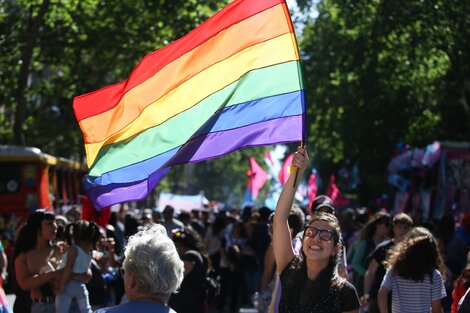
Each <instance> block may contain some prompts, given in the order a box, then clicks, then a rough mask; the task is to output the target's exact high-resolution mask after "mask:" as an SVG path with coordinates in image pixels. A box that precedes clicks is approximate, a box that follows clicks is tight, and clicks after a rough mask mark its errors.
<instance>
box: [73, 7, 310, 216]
mask: <svg viewBox="0 0 470 313" xmlns="http://www.w3.org/2000/svg"><path fill="white" fill-rule="evenodd" d="M304 102H305V100H304V92H303V85H302V79H301V71H300V64H299V52H298V48H297V42H296V39H295V35H294V30H293V26H292V22H291V20H290V15H289V11H288V9H287V6H286V3H285V1H284V0H262V1H260V0H235V1H233V2H232V3H230V4H229V5H227V6H226V7H225V8H224V9H222V10H221V11H219V12H218V13H217V14H215V15H214V16H212V17H211V18H209V19H208V20H207V21H206V22H204V23H203V24H201V25H200V26H199V27H198V28H196V29H194V30H193V31H192V32H190V33H189V34H187V35H186V36H184V37H182V38H180V39H179V40H177V41H175V42H173V43H171V44H170V45H168V46H166V47H164V48H162V49H160V50H157V51H155V52H153V53H150V54H149V55H147V56H145V57H144V59H143V60H142V61H141V62H140V63H139V64H138V65H137V66H136V68H135V69H134V70H133V72H132V73H131V75H130V77H129V78H128V79H127V80H126V81H123V82H121V83H117V84H114V85H111V86H108V87H105V88H103V89H100V90H98V91H95V92H91V93H88V94H85V95H82V96H78V97H76V98H75V99H74V103H73V108H74V111H75V116H76V118H77V120H78V122H79V124H80V128H81V130H82V132H83V136H84V141H85V150H86V155H87V162H88V167H89V169H90V171H89V173H88V175H87V176H85V178H84V187H85V190H86V192H87V194H88V197H89V198H90V200H91V201H93V203H94V205H95V207H96V208H102V207H106V206H109V205H112V204H115V203H120V202H125V201H131V200H139V199H142V198H144V197H145V196H146V195H147V194H148V193H149V192H150V191H151V190H153V188H155V186H156V184H157V183H158V181H159V180H160V179H161V178H162V177H163V176H164V175H165V173H166V172H167V171H168V170H169V169H170V167H171V166H173V165H177V164H185V163H191V162H198V161H202V160H207V159H212V158H216V157H220V156H223V155H225V154H228V153H230V152H233V151H235V150H237V149H241V148H246V147H252V146H260V145H271V144H278V143H285V142H293V141H301V140H302V138H303V130H304V112H305V103H304Z"/></svg>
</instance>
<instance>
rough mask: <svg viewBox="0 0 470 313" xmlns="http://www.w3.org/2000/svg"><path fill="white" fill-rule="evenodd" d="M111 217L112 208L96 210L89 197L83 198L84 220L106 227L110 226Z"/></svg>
mask: <svg viewBox="0 0 470 313" xmlns="http://www.w3.org/2000/svg"><path fill="white" fill-rule="evenodd" d="M110 215H111V207H106V208H102V209H100V210H96V209H95V207H94V206H93V203H91V201H90V199H88V197H87V196H82V219H83V220H87V221H93V222H95V223H96V224H98V225H100V226H102V227H106V226H108V220H109V216H110Z"/></svg>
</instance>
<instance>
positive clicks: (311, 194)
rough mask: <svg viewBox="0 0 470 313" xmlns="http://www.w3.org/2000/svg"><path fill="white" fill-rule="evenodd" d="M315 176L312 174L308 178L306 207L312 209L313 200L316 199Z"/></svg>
mask: <svg viewBox="0 0 470 313" xmlns="http://www.w3.org/2000/svg"><path fill="white" fill-rule="evenodd" d="M317 189H318V186H317V174H316V173H312V174H311V175H310V177H309V178H308V191H307V195H308V207H309V208H311V207H312V202H313V200H314V199H315V198H316V197H317Z"/></svg>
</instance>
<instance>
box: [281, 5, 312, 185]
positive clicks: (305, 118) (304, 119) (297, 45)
mask: <svg viewBox="0 0 470 313" xmlns="http://www.w3.org/2000/svg"><path fill="white" fill-rule="evenodd" d="M284 5H285V8H286V10H287V12H286V13H287V14H288V16H289V17H290V12H289V7H288V6H287V3H286V2H285V1H284ZM289 24H290V27H291V28H292V34H293V35H294V37H293V41H294V44H295V46H296V47H297V51H298V54H299V70H300V75H299V77H300V83H301V86H302V87H303V93H304V94H303V97H304V100H305V101H304V104H306V101H307V98H306V97H305V80H304V75H303V70H302V66H303V62H302V58H301V57H300V50H299V43H298V40H297V34H296V33H295V27H294V23H292V19H291V18H289ZM306 124H307V107H305V110H304V116H303V130H302V141H301V142H300V146H301V147H302V148H305V143H306V142H307V127H306ZM298 177H299V168H298V167H297V170H296V171H295V178H294V185H293V186H292V187H293V188H294V189H295V188H296V185H297V178H298Z"/></svg>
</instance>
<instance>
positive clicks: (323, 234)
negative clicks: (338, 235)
mask: <svg viewBox="0 0 470 313" xmlns="http://www.w3.org/2000/svg"><path fill="white" fill-rule="evenodd" d="M317 235H318V237H319V238H320V239H321V240H323V241H330V240H331V239H333V238H334V237H335V233H334V232H332V231H331V230H328V229H318V228H315V227H312V226H308V227H307V228H305V237H310V238H315V236H317Z"/></svg>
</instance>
